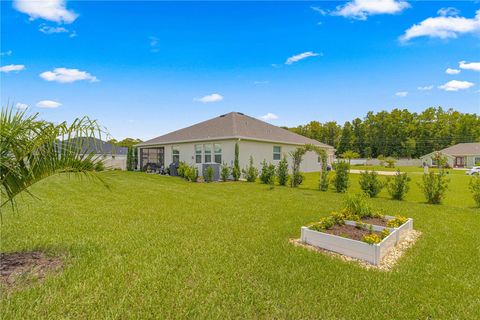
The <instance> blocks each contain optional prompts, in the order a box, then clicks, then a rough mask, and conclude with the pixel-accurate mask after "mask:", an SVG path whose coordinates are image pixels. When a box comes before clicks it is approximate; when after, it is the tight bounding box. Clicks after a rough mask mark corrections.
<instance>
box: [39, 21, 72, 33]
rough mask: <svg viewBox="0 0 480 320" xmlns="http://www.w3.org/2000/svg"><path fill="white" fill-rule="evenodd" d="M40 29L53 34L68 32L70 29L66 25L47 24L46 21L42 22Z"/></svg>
mask: <svg viewBox="0 0 480 320" xmlns="http://www.w3.org/2000/svg"><path fill="white" fill-rule="evenodd" d="M38 31H40V32H42V33H45V34H52V33H68V29H66V28H64V27H51V26H47V25H46V24H45V23H42V24H41V25H40V27H39V29H38Z"/></svg>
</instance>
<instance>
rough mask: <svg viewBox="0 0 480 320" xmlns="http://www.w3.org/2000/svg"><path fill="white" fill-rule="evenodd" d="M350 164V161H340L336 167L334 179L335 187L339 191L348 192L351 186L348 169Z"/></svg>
mask: <svg viewBox="0 0 480 320" xmlns="http://www.w3.org/2000/svg"><path fill="white" fill-rule="evenodd" d="M349 170H350V165H349V164H348V162H343V161H342V162H338V163H337V165H336V169H335V176H334V177H333V179H332V183H333V187H334V188H335V190H336V191H337V192H346V191H347V189H348V187H349V185H350V184H349V181H348V171H349Z"/></svg>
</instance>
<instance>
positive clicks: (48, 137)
mask: <svg viewBox="0 0 480 320" xmlns="http://www.w3.org/2000/svg"><path fill="white" fill-rule="evenodd" d="M101 135H102V130H101V128H100V126H99V125H98V123H97V122H96V121H95V120H91V119H89V118H88V117H83V118H79V119H76V120H75V121H73V123H72V124H70V125H68V124H67V123H66V122H62V123H60V124H54V123H51V122H47V121H44V120H40V119H38V113H36V114H33V115H27V113H26V111H15V112H14V111H13V108H11V107H6V108H2V111H1V114H0V183H1V186H0V188H1V197H2V199H1V201H0V207H3V206H4V205H5V204H7V203H11V204H12V205H14V203H15V197H16V196H17V195H18V194H19V193H21V192H29V191H28V188H29V187H30V186H32V185H33V184H35V183H37V182H39V181H41V180H43V179H45V178H47V177H49V176H51V175H54V174H58V173H68V174H73V175H76V176H85V177H88V178H92V179H96V180H99V181H101V182H102V183H103V184H104V185H106V186H108V185H107V184H106V182H105V181H104V180H103V179H102V178H101V176H100V175H98V174H97V173H96V172H95V161H99V160H98V159H94V155H95V146H90V145H88V144H89V143H91V141H93V143H95V142H94V141H96V140H95V139H89V138H99V139H100V138H101Z"/></svg>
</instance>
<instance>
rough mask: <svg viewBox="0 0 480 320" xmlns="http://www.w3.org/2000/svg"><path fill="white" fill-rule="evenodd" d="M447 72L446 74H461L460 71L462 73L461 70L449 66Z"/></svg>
mask: <svg viewBox="0 0 480 320" xmlns="http://www.w3.org/2000/svg"><path fill="white" fill-rule="evenodd" d="M445 73H446V74H459V73H460V70H458V69H452V68H447V70H445Z"/></svg>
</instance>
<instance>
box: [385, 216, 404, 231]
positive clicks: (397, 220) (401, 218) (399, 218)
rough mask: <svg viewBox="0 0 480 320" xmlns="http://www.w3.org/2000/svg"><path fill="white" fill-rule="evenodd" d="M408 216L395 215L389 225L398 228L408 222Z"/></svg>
mask: <svg viewBox="0 0 480 320" xmlns="http://www.w3.org/2000/svg"><path fill="white" fill-rule="evenodd" d="M407 220H408V218H406V217H404V216H395V218H394V219H392V220H388V222H387V227H389V228H398V227H400V226H401V225H402V224H404V223H405V222H407Z"/></svg>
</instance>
